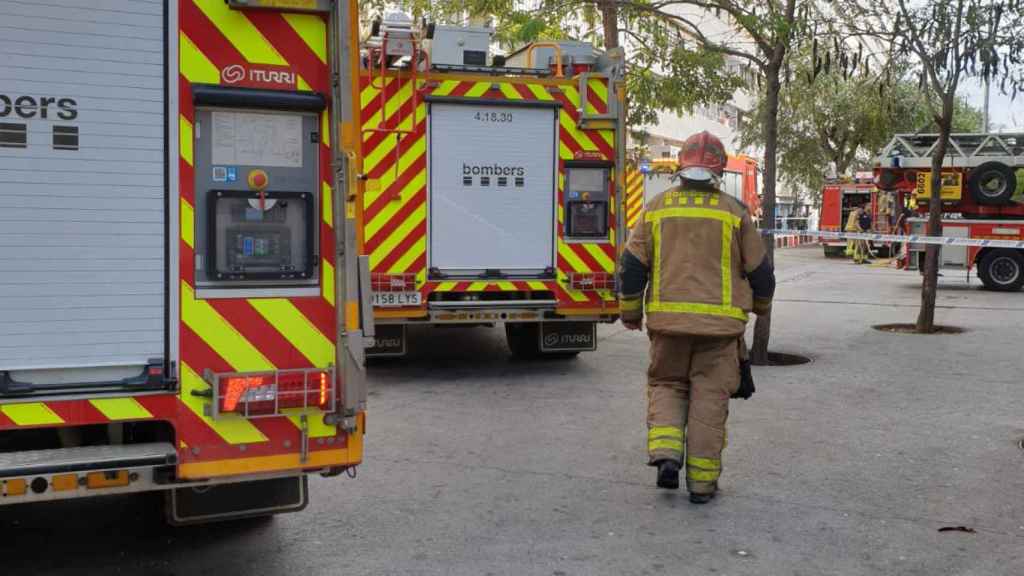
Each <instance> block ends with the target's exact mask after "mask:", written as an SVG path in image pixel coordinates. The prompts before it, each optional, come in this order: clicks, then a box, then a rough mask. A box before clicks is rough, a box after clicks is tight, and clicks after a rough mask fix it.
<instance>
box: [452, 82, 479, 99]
mask: <svg viewBox="0 0 1024 576" xmlns="http://www.w3.org/2000/svg"><path fill="white" fill-rule="evenodd" d="M474 85H476V82H459V85H458V86H456V87H455V89H454V90H452V91H451V93H449V94H448V96H451V97H453V98H461V97H463V96H465V95H466V92H469V91H470V90H472V89H473V86H474Z"/></svg>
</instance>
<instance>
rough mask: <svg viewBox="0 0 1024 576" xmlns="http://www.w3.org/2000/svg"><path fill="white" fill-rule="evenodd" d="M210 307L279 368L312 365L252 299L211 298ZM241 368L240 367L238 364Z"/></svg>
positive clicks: (307, 366)
mask: <svg viewBox="0 0 1024 576" xmlns="http://www.w3.org/2000/svg"><path fill="white" fill-rule="evenodd" d="M207 302H208V303H209V304H210V306H212V307H213V309H214V310H216V311H217V313H218V314H220V315H221V316H223V317H224V319H225V320H227V322H228V323H229V324H231V326H232V327H233V328H234V329H235V330H237V331H238V333H239V334H241V335H242V337H244V338H245V339H246V340H248V341H249V342H250V343H251V344H252V345H253V346H255V347H256V349H257V350H259V351H260V352H261V353H262V354H263V355H264V356H266V357H267V360H270V363H271V364H273V365H274V366H276V367H277V368H279V369H282V370H283V369H288V368H309V367H311V366H312V363H311V362H310V361H309V360H308V359H307V358H306V357H305V356H304V355H303V354H302V352H300V351H299V350H298V348H296V347H295V346H293V345H292V343H291V342H289V341H288V339H287V338H285V337H284V336H283V335H282V334H281V333H280V332H279V331H278V330H277V328H275V327H274V325H273V324H271V323H270V322H268V321H267V319H266V318H264V317H263V316H261V315H260V313H259V312H257V311H256V309H255V308H253V307H252V305H251V304H249V302H247V301H245V300H241V299H235V298H231V299H217V300H207ZM235 369H236V370H237V369H238V367H237V366H236V367H235Z"/></svg>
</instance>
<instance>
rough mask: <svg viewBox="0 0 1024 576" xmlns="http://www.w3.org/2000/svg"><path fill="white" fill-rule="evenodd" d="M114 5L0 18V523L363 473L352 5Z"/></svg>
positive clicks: (51, 8) (274, 490) (28, 7)
mask: <svg viewBox="0 0 1024 576" xmlns="http://www.w3.org/2000/svg"><path fill="white" fill-rule="evenodd" d="M122 8H124V7H123V6H121V4H119V3H111V2H98V3H81V2H74V3H60V2H58V3H55V2H52V1H43V0H18V1H10V0H0V13H2V14H4V16H3V27H4V35H3V38H2V39H0V55H2V58H0V78H3V79H4V81H3V84H2V86H0V174H2V176H0V219H2V220H3V225H2V226H0V318H2V319H3V320H2V321H0V505H13V504H22V503H38V502H42V501H52V500H62V499H71V498H82V497H90V496H101V495H113V494H125V493H136V492H146V491H160V492H163V493H164V494H165V495H166V498H165V502H166V510H167V517H168V520H169V521H170V522H172V523H174V524H186V523H197V522H206V521H213V520H222V519H228V518H238V517H245V516H257V515H269V514H275V513H278V512H287V511H295V510H299V509H301V508H303V507H304V506H305V505H306V503H307V501H308V499H309V495H308V490H307V486H308V481H307V477H308V475H310V474H322V475H325V476H338V475H339V474H342V473H343V472H346V471H347V472H349V473H351V472H352V471H353V470H354V467H355V466H356V465H358V464H359V463H360V462H361V461H362V458H363V456H362V454H363V431H364V429H365V428H364V426H365V417H364V413H365V398H366V389H365V381H364V379H363V377H362V372H361V366H362V358H363V346H364V336H366V335H372V333H373V324H372V314H370V315H367V314H365V313H361V311H362V312H365V311H368V310H369V301H368V299H364V300H360V298H359V294H360V293H361V291H362V293H366V294H368V293H369V290H370V288H369V283H370V277H369V272H368V267H367V264H368V262H366V261H365V259H363V260H360V259H359V258H358V254H357V252H356V251H355V250H348V249H346V247H347V246H354V237H355V220H354V218H352V216H351V214H352V212H353V211H354V206H353V204H352V201H351V200H350V198H349V193H348V191H350V190H352V183H353V182H354V181H355V174H354V173H353V172H352V171H351V170H350V169H349V166H348V162H349V159H350V158H358V153H359V147H358V146H357V145H356V144H357V141H356V140H355V138H354V137H353V136H354V135H355V134H356V130H355V129H354V128H353V126H354V124H353V121H354V118H355V116H356V115H357V113H358V107H357V106H356V105H355V104H356V102H358V101H359V92H358V89H357V86H356V85H355V83H354V82H353V81H352V80H351V79H352V78H353V77H354V75H353V74H352V73H351V70H352V69H353V67H354V66H356V65H357V64H358V52H357V51H356V50H351V49H349V48H348V47H349V46H354V45H355V42H356V41H357V35H356V30H357V25H356V15H357V12H356V10H357V5H356V2H354V1H345V2H342V1H338V2H330V1H328V0H287V1H285V0H228V1H226V2H225V0H180V1H176V0H168V1H165V2H135V3H132V4H131V9H122ZM332 76H333V77H334V78H336V79H338V82H337V83H333V82H332ZM361 268H362V269H363V273H362V274H360V269H361Z"/></svg>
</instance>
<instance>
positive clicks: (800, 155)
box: [741, 36, 982, 197]
mask: <svg viewBox="0 0 1024 576" xmlns="http://www.w3.org/2000/svg"><path fill="white" fill-rule="evenodd" d="M822 38H823V37H821V36H819V42H818V43H816V44H813V45H812V46H804V47H803V48H802V49H801V51H800V52H799V53H798V54H794V59H793V62H792V73H791V79H790V81H789V82H785V83H784V84H783V87H782V91H781V93H780V97H779V98H780V100H779V172H780V173H781V174H784V175H785V178H786V181H787V182H788V183H791V184H797V185H799V186H800V187H803V188H805V189H808V190H811V191H813V193H814V194H815V195H817V194H820V190H821V186H822V184H823V183H824V179H825V174H826V173H828V172H829V168H830V166H831V167H833V168H834V169H835V171H836V173H837V174H839V175H848V174H850V173H852V172H854V171H857V170H866V169H870V168H871V167H872V165H873V163H874V161H875V156H876V154H877V153H878V152H879V150H881V149H882V147H884V146H885V144H886V143H887V142H888V141H889V138H890V137H891V135H892V134H894V133H900V132H922V131H924V132H928V131H930V130H931V126H932V123H933V119H932V117H931V116H930V115H929V113H928V105H927V103H926V102H925V98H926V97H927V93H924V92H921V90H920V89H919V87H918V86H917V83H916V82H915V81H914V79H912V78H911V77H910V75H908V74H902V75H900V76H899V77H895V78H893V77H892V76H893V74H894V71H893V70H892V69H891V68H889V67H888V66H875V67H874V68H872V67H871V66H870V65H865V66H863V67H862V68H860V70H859V71H854V73H852V74H851V71H850V70H849V68H848V67H847V68H846V69H845V70H844V69H843V68H842V66H841V65H839V64H838V63H837V64H835V65H834V66H833V65H832V61H833V60H834V57H833V56H832V54H833V53H834V52H832V51H830V52H828V53H825V54H819V53H817V50H815V49H814V47H813V46H816V45H817V44H820V43H821V42H820V40H821V39H822ZM840 58H841V56H840ZM816 75H817V76H816ZM758 96H759V101H758V105H757V108H756V109H755V110H754V113H753V117H754V118H760V117H761V116H762V115H763V114H764V109H765V105H766V103H765V98H764V96H763V94H760V93H759V94H758ZM981 124H982V114H981V112H980V111H979V110H977V109H976V108H974V107H972V106H971V105H970V104H969V103H968V102H967V101H966V100H964V99H962V98H957V99H956V103H955V113H954V118H953V129H954V131H955V132H977V131H980V130H981ZM763 127H764V123H763V121H756V122H748V123H745V124H744V125H743V126H742V127H741V136H742V141H743V143H744V145H751V144H756V143H759V142H763V141H764V134H763ZM816 197H817V196H816Z"/></svg>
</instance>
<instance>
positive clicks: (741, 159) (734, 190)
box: [626, 154, 761, 229]
mask: <svg viewBox="0 0 1024 576" xmlns="http://www.w3.org/2000/svg"><path fill="white" fill-rule="evenodd" d="M642 164H646V167H645V168H644V169H643V170H642V169H641V168H640V167H638V166H630V168H629V170H628V171H627V172H626V225H627V227H628V228H630V229H631V228H632V227H633V224H635V223H636V219H637V217H638V216H639V215H640V210H641V209H642V208H643V207H644V203H645V202H647V201H648V200H650V199H651V198H654V197H655V196H657V195H658V194H659V193H661V192H663V191H665V190H667V189H669V188H671V187H672V186H675V185H677V184H678V183H679V181H678V180H675V179H674V178H675V174H676V172H678V171H679V161H678V160H676V159H666V158H656V159H654V160H651V161H649V162H642ZM722 191H723V192H725V193H726V194H729V195H731V196H732V197H734V198H736V199H738V200H740V201H741V202H743V203H744V204H746V206H747V208H748V209H749V210H750V214H751V216H753V217H754V219H755V220H756V219H758V218H760V217H761V197H760V195H759V192H758V186H757V159H755V158H753V157H751V156H747V155H745V154H740V155H738V156H733V155H731V154H730V155H729V157H728V162H727V163H726V165H725V174H724V176H723V177H722Z"/></svg>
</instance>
